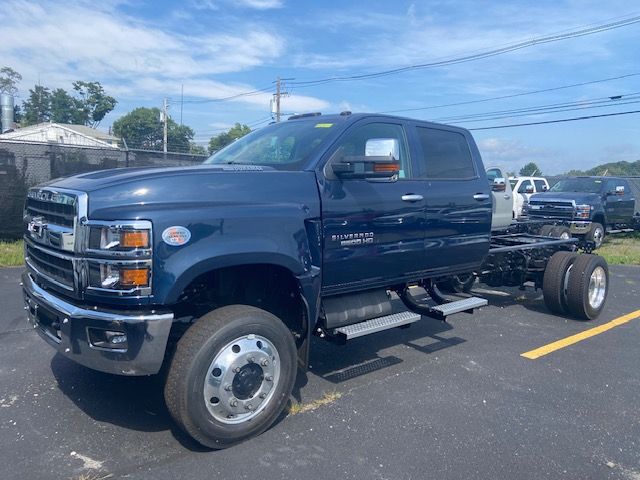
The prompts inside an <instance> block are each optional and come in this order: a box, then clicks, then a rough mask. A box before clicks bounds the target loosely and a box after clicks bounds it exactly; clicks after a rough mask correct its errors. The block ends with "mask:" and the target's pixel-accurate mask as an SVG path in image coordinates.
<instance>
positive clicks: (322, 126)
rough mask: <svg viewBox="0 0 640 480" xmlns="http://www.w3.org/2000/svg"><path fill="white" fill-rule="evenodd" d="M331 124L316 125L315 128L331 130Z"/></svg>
mask: <svg viewBox="0 0 640 480" xmlns="http://www.w3.org/2000/svg"><path fill="white" fill-rule="evenodd" d="M331 127H333V123H316V128H331Z"/></svg>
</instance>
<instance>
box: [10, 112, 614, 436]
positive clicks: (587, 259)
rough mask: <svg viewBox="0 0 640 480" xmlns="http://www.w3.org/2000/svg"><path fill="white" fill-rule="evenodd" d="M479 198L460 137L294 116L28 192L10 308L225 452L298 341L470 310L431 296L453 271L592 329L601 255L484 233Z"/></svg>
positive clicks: (263, 416) (429, 128) (304, 356)
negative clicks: (158, 165)
mask: <svg viewBox="0 0 640 480" xmlns="http://www.w3.org/2000/svg"><path fill="white" fill-rule="evenodd" d="M492 188H495V186H494V185H492V184H490V183H489V182H488V180H487V177H486V175H485V169H484V166H483V164H482V160H481V158H480V154H479V152H478V149H477V147H476V144H475V142H474V140H473V138H472V137H471V135H470V133H469V132H468V131H466V130H464V129H462V128H457V127H450V126H446V125H438V124H433V123H428V122H423V121H418V120H410V119H404V118H397V117H392V116H385V115H366V114H357V115H356V114H350V113H349V112H344V113H342V114H340V115H319V114H305V115H299V116H294V117H292V118H290V119H289V120H288V121H284V122H281V123H276V124H272V125H269V126H267V127H265V128H263V129H261V130H258V131H255V132H253V133H251V134H249V135H247V136H246V137H243V138H242V139H240V140H238V141H236V142H235V143H233V144H231V145H229V146H228V147H226V148H225V149H223V150H221V151H219V152H217V153H216V154H214V155H213V156H211V157H210V158H209V159H208V160H207V161H205V162H204V164H202V165H200V166H194V167H190V168H184V167H181V168H162V169H115V170H105V171H99V172H92V173H86V174H81V175H76V176H73V177H69V178H64V179H58V180H54V181H52V182H51V183H49V184H46V185H41V186H39V187H35V188H32V189H31V190H30V191H29V192H28V196H27V199H26V205H25V217H24V222H25V234H24V240H25V263H26V267H27V269H26V271H25V273H24V275H23V277H22V281H23V291H24V300H25V309H26V311H27V316H28V320H29V322H30V323H31V324H32V325H33V327H34V329H36V330H37V332H38V333H39V334H40V335H41V336H42V338H44V340H46V341H47V342H48V343H49V344H50V345H52V346H53V347H54V348H56V349H57V351H58V352H59V353H60V354H61V355H64V356H66V357H68V358H70V359H72V360H74V361H76V362H78V363H80V364H82V365H85V366H87V367H89V368H92V369H95V370H100V371H104V372H109V373H113V374H119V375H133V376H135V375H152V374H157V373H158V372H160V371H161V370H162V372H164V373H165V374H166V384H165V399H166V403H167V406H168V409H169V411H170V412H171V415H172V416H173V418H174V419H175V421H176V423H177V424H178V425H179V426H180V427H181V428H183V429H184V430H185V431H186V432H187V433H188V434H190V435H191V436H192V437H193V438H195V439H196V440H197V441H198V442H200V443H202V444H203V445H206V446H209V447H212V448H224V447H228V446H230V445H233V444H235V443H238V442H240V441H242V440H243V439H246V438H249V437H252V436H255V435H257V434H259V433H260V432H262V431H264V430H265V429H267V428H268V427H269V426H270V425H271V424H272V423H273V422H274V420H275V419H276V418H277V417H278V415H280V413H281V412H282V410H283V409H284V407H285V406H286V404H287V402H288V399H289V395H290V392H291V390H292V387H293V384H294V381H295V379H296V374H297V370H298V366H301V367H302V368H304V367H306V365H307V361H308V358H309V348H310V345H311V337H312V335H317V336H318V337H321V338H323V339H326V340H330V341H334V342H339V343H348V341H350V340H352V339H354V338H358V337H361V336H363V335H368V334H373V333H377V332H381V331H385V330H389V329H391V328H395V327H400V326H403V327H404V326H408V325H410V324H411V323H413V322H416V321H418V320H420V319H421V318H422V317H424V316H426V317H430V318H436V319H438V320H445V319H446V317H447V316H449V315H453V314H456V313H460V312H467V313H471V312H472V311H473V310H474V309H475V308H478V307H481V306H484V305H486V303H487V301H486V300H485V299H482V298H478V297H474V296H470V295H466V296H462V297H456V298H451V297H449V296H447V295H444V294H443V293H442V291H441V290H440V289H438V287H437V285H438V283H439V282H442V281H444V280H446V279H450V278H452V277H453V276H456V275H465V276H466V277H465V278H469V276H470V275H471V276H473V278H478V279H479V280H480V281H482V282H485V283H487V284H489V285H492V286H502V285H509V286H513V285H515V286H523V285H525V284H527V285H532V286H534V287H535V288H541V289H542V290H543V293H544V298H545V303H546V305H547V307H548V308H549V309H550V310H551V311H553V312H555V313H558V314H569V315H572V316H574V317H577V318H582V319H590V318H594V317H596V316H597V315H598V314H599V313H600V312H601V311H602V309H603V308H604V304H605V299H606V296H607V291H608V268H607V264H606V262H605V261H604V260H603V259H602V258H600V257H598V256H596V255H590V254H587V253H578V251H577V250H578V247H579V245H578V243H577V242H578V241H577V240H576V239H550V238H546V237H538V236H534V235H528V234H520V235H518V234H504V235H492V233H491V211H492V200H491V198H492V196H491V190H492ZM569 272H570V273H569ZM414 286H419V287H422V288H424V291H426V292H427V293H428V295H426V296H425V297H426V298H418V297H414V295H413V292H415V291H416V289H410V287H414ZM418 291H420V290H418ZM397 299H399V301H398V300H397ZM392 303H393V304H394V305H396V303H399V304H404V306H405V310H403V311H400V312H398V311H397V308H395V309H394V307H393V306H392ZM163 367H164V368H163Z"/></svg>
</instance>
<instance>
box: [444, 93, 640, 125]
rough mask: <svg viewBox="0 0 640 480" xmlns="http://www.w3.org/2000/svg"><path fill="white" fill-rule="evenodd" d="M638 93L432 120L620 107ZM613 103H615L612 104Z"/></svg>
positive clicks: (479, 119)
mask: <svg viewBox="0 0 640 480" xmlns="http://www.w3.org/2000/svg"><path fill="white" fill-rule="evenodd" d="M638 95H640V92H633V93H628V94H624V95H615V96H607V97H599V98H594V99H589V100H587V99H585V100H577V101H574V102H563V103H552V104H547V105H538V106H534V107H524V108H516V109H509V110H497V111H493V112H482V113H473V114H468V115H456V116H451V117H440V118H436V119H434V121H436V122H451V121H484V120H485V119H488V120H492V119H493V118H485V117H492V116H494V115H505V117H499V118H509V116H519V115H517V114H524V115H534V114H537V113H553V112H554V111H556V110H560V109H564V108H571V107H589V108H591V107H592V106H593V108H595V107H596V106H611V107H613V106H616V105H621V104H623V103H628V101H629V100H636V99H639V98H640V97H639V96H638ZM619 100H624V102H619ZM614 102H615V103H614Z"/></svg>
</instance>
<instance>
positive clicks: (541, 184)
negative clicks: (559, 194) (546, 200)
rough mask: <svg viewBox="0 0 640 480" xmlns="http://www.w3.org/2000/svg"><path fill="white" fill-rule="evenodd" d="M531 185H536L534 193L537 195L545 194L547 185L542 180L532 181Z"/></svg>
mask: <svg viewBox="0 0 640 480" xmlns="http://www.w3.org/2000/svg"><path fill="white" fill-rule="evenodd" d="M533 183H534V184H535V185H536V192H537V193H540V192H546V191H547V184H546V183H544V180H534V181H533Z"/></svg>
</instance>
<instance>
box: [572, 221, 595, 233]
mask: <svg viewBox="0 0 640 480" xmlns="http://www.w3.org/2000/svg"><path fill="white" fill-rule="evenodd" d="M569 230H571V233H573V234H574V235H584V234H586V233H587V232H588V231H589V230H591V222H590V221H584V222H571V223H570V224H569Z"/></svg>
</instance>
